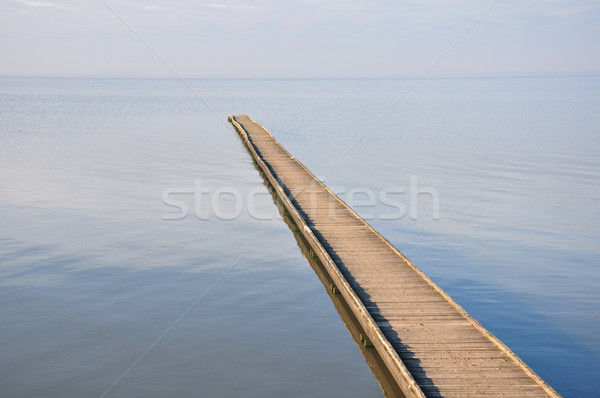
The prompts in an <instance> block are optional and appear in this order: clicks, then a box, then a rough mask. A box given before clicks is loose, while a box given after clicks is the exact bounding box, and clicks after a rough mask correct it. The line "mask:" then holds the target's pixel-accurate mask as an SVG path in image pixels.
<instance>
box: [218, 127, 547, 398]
mask: <svg viewBox="0 0 600 398" xmlns="http://www.w3.org/2000/svg"><path fill="white" fill-rule="evenodd" d="M229 120H230V121H231V123H232V124H233V125H234V126H235V128H236V130H237V131H238V133H239V134H240V136H241V137H242V139H243V141H244V142H245V144H246V146H247V147H248V150H249V151H250V153H251V154H252V156H253V157H254V159H255V161H256V163H257V164H258V166H259V167H260V168H261V169H262V171H263V172H264V173H265V176H266V178H267V179H268V180H269V182H270V183H271V184H272V186H273V189H274V190H275V192H276V193H277V196H278V199H279V200H280V201H281V202H282V203H283V205H284V206H285V208H286V209H287V211H288V212H289V213H290V216H291V217H292V218H293V220H294V222H295V223H296V225H297V226H298V227H299V229H300V232H301V233H302V235H303V236H304V238H305V239H306V241H307V242H308V243H309V244H310V247H311V250H312V252H311V253H312V254H313V255H314V256H315V257H318V259H319V260H320V261H321V263H322V264H323V266H324V268H325V269H326V270H327V272H329V276H330V277H331V279H332V280H333V281H334V284H335V286H332V289H335V291H336V292H337V291H339V292H340V294H341V295H342V296H343V297H344V299H345V300H346V302H347V303H348V305H349V307H350V308H351V310H352V312H353V313H354V315H355V316H356V318H357V320H358V321H359V322H360V324H361V326H362V328H363V330H364V331H365V334H366V335H365V336H364V339H363V340H364V342H365V344H366V345H368V346H371V345H372V346H373V347H374V348H375V349H376V350H377V352H378V353H379V355H380V356H381V358H382V360H383V362H384V363H385V366H386V367H387V369H388V370H389V372H390V374H391V375H392V377H393V378H394V380H395V381H396V383H397V384H398V386H399V387H400V389H401V390H402V391H403V392H404V394H405V395H406V396H407V397H479V396H503V397H559V395H558V394H557V393H556V392H555V391H554V390H553V389H552V388H551V387H550V386H549V385H548V384H546V383H545V382H544V381H543V380H542V379H541V378H540V377H539V376H538V375H536V374H535V373H534V372H533V371H532V370H531V369H530V368H529V367H528V366H527V365H526V364H525V363H524V362H523V361H522V360H521V359H520V358H519V357H517V356H516V355H515V354H514V353H512V351H511V350H510V349H509V348H508V347H506V346H505V345H504V344H503V343H502V342H501V341H500V340H498V339H497V338H496V337H495V336H493V335H492V334H491V333H490V332H488V331H487V330H486V329H485V328H483V327H482V326H481V325H480V324H479V323H478V322H477V321H475V320H474V319H473V318H472V317H471V316H470V315H469V314H468V313H467V312H466V311H464V310H463V309H462V308H461V307H460V306H459V305H458V304H457V303H455V302H454V301H453V300H452V299H451V298H450V297H449V296H448V295H447V294H446V293H445V292H444V291H443V290H442V289H440V288H439V287H438V286H437V285H436V284H435V283H433V282H432V281H431V280H430V279H429V278H428V277H427V276H426V275H425V274H423V272H422V271H421V270H419V269H418V268H417V267H416V266H414V265H413V264H412V263H411V262H410V261H409V260H408V259H406V258H405V257H404V256H403V255H402V253H400V252H399V251H398V250H397V249H396V248H395V247H394V246H393V245H391V244H390V243H389V242H388V241H387V240H386V239H385V238H384V237H382V236H381V235H380V234H379V233H378V232H377V231H375V230H374V229H373V228H372V227H371V226H370V225H369V224H368V223H367V222H365V221H364V220H363V219H362V218H361V217H360V216H358V215H357V214H356V213H355V212H354V211H353V210H352V209H351V208H350V207H349V206H347V205H346V204H345V203H344V202H343V201H341V200H340V199H339V198H338V197H337V196H336V195H335V194H333V192H331V191H330V190H329V189H328V188H327V187H325V186H324V185H323V184H322V183H321V182H320V181H319V180H318V179H317V178H316V177H315V176H314V175H313V174H312V173H311V172H310V171H309V170H308V169H307V168H306V167H304V165H302V164H301V163H300V162H298V161H297V160H296V159H295V158H294V157H292V156H291V155H290V154H289V153H288V152H287V151H286V150H285V149H284V148H283V147H282V146H281V145H280V144H279V143H278V142H277V141H276V140H275V139H274V138H273V136H272V135H271V134H270V133H269V132H268V131H267V130H266V129H265V128H263V127H262V126H261V125H259V124H258V123H256V122H255V121H253V120H252V119H251V118H250V117H249V116H247V115H241V116H230V117H229Z"/></svg>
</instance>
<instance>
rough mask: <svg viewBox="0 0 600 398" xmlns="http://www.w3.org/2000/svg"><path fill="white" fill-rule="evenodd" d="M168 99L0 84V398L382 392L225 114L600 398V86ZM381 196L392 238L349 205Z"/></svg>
mask: <svg viewBox="0 0 600 398" xmlns="http://www.w3.org/2000/svg"><path fill="white" fill-rule="evenodd" d="M187 83H188V84H189V85H190V87H191V88H192V89H193V91H194V92H195V93H192V92H191V91H190V90H189V89H188V88H186V87H185V86H184V85H182V84H181V82H178V81H177V80H174V79H162V80H161V79H67V78H25V77H21V78H17V77H4V78H0V214H2V216H1V221H2V222H1V223H0V285H1V287H0V304H1V305H0V319H2V322H0V347H1V350H2V356H1V357H0V358H1V359H0V391H1V392H2V395H3V396H11V397H25V396H27V397H29V396H42V395H43V396H52V397H68V396H73V397H79V396H102V395H103V394H105V395H104V396H106V397H109V396H127V397H132V396H134V397H135V396H144V397H147V396H164V395H166V394H167V393H168V394H170V395H174V396H190V395H194V396H195V395H198V394H200V395H202V396H232V397H233V396H241V395H244V396H256V397H265V396H281V395H288V396H348V397H353V396H356V397H359V396H360V397H364V396H374V397H376V396H381V395H382V392H381V390H380V388H379V386H378V384H377V381H376V380H375V378H374V376H373V375H372V374H371V372H370V371H369V367H368V365H367V363H366V362H365V361H364V359H363V358H362V356H361V354H360V352H359V350H358V348H357V347H356V346H355V344H354V342H353V340H352V338H351V337H350V336H349V334H348V332H347V331H346V329H345V327H344V324H343V323H342V321H341V320H340V318H339V315H338V314H337V312H336V311H335V309H334V307H333V304H332V303H331V301H330V300H329V297H328V296H327V293H326V292H325V289H323V286H322V285H321V284H320V282H319V281H318V278H317V276H316V275H315V274H314V272H313V271H312V269H311V268H310V267H309V266H308V264H307V263H306V261H305V260H304V259H303V257H302V255H301V254H300V250H299V249H298V247H297V245H296V243H295V240H294V237H293V234H292V233H291V231H289V228H288V227H287V226H286V225H285V224H284V223H283V222H282V221H281V220H280V219H279V218H278V217H277V216H276V214H277V211H276V209H275V206H274V204H273V202H272V199H271V197H270V196H269V195H268V194H267V191H266V189H265V188H264V186H263V183H262V179H261V178H260V176H259V175H258V173H257V171H256V169H255V168H254V167H253V165H252V162H251V159H250V157H249V155H248V154H247V152H246V151H245V149H244V148H243V146H242V144H241V142H240V140H239V138H238V137H237V135H236V134H235V133H233V132H232V130H231V128H230V126H228V125H227V123H226V116H227V115H228V114H239V113H248V114H250V115H251V116H252V117H253V118H254V119H255V120H257V121H259V122H260V123H261V124H263V125H264V126H266V127H267V128H269V129H270V130H271V132H272V133H273V134H274V135H275V137H276V138H277V139H279V140H280V142H282V143H283V144H284V145H285V146H286V148H287V149H288V150H289V151H290V152H291V153H292V154H293V155H294V156H296V157H297V158H298V159H299V160H300V161H302V162H303V163H304V164H306V165H307V166H308V167H309V168H310V169H311V170H312V171H313V172H314V173H315V174H316V175H318V176H319V177H320V178H322V179H323V180H324V181H325V183H326V184H328V185H329V186H330V187H332V188H335V189H336V190H337V191H338V192H340V196H341V197H342V198H343V199H345V200H346V201H348V202H349V203H351V204H353V205H354V207H355V208H356V210H357V211H358V212H359V213H361V214H362V215H363V216H365V217H366V218H368V220H369V222H370V223H371V224H372V225H374V226H375V227H376V228H377V229H378V230H379V231H380V232H382V233H383V235H384V236H386V237H387V238H388V239H389V240H390V241H391V242H392V243H394V244H395V245H396V246H397V247H398V248H399V249H400V250H401V251H402V252H403V253H405V254H406V255H407V256H408V257H409V258H410V259H411V260H412V261H413V262H414V263H415V264H416V265H417V266H419V267H420V268H421V269H423V270H424V271H425V272H426V273H427V274H428V275H429V276H430V277H431V278H432V279H433V280H434V281H435V282H437V283H438V284H439V285H440V286H441V287H442V288H444V289H445V290H446V291H447V292H448V293H450V295H451V296H452V297H454V298H455V299H456V300H457V301H458V302H459V304H461V305H462V306H463V307H464V308H465V309H467V310H468V311H469V312H470V313H471V314H472V315H473V316H474V317H475V318H476V319H478V320H479V321H480V322H481V323H482V324H483V325H484V326H485V327H486V328H488V329H489V330H490V331H491V332H493V333H494V334H496V335H497V336H498V337H499V338H500V339H501V340H503V341H504V342H505V343H506V344H507V345H508V346H509V347H511V349H513V351H514V352H515V353H517V354H518V355H519V356H520V357H521V358H523V359H524V360H525V361H526V362H527V363H528V364H529V365H530V366H531V367H532V368H533V369H534V370H535V371H536V372H537V373H538V374H539V375H540V376H542V377H543V378H544V379H545V380H546V381H548V383H549V384H550V385H552V386H553V387H554V388H555V389H557V391H558V392H560V393H561V394H563V395H564V396H572V397H580V396H595V395H597V394H599V393H600V315H599V316H597V318H596V319H594V314H596V313H597V312H600V269H599V268H598V267H599V266H600V264H598V258H599V254H600V248H599V247H598V244H597V242H598V241H599V238H600V228H598V225H600V199H599V198H600V184H599V182H600V157H599V155H598V154H599V153H600V136H599V135H598V134H597V133H598V131H600V113H599V112H598V109H600V78H598V77H561V78H495V79H494V78H480V79H428V80H424V81H422V82H420V83H419V84H418V85H417V86H415V88H414V89H412V90H411V91H410V92H409V93H408V94H407V95H406V96H405V97H403V99H402V100H401V101H399V102H397V100H398V99H399V98H401V97H402V95H403V93H405V92H406V90H407V89H409V88H410V87H411V85H412V84H413V83H414V81H412V80H408V79H407V80H190V81H187ZM198 97H199V98H198ZM396 102H397V103H396ZM388 110H389V112H388V113H387V114H385V116H384V117H383V118H381V116H382V115H383V114H384V113H385V112H386V111H388ZM380 118H381V119H380ZM379 119H380V121H378V120H379ZM365 133H366V135H365ZM357 142H358V143H357ZM411 181H416V182H417V186H418V189H420V190H421V191H423V192H430V191H431V192H435V193H437V195H438V196H439V217H434V215H435V212H434V205H435V201H434V200H433V196H432V195H429V194H427V193H422V194H419V195H417V196H416V198H413V197H411V192H412V191H414V189H412V191H411ZM195 184H201V186H202V187H203V188H204V189H207V190H208V191H209V192H208V193H205V194H203V195H204V196H202V199H203V200H202V203H201V204H200V203H198V202H197V201H195V198H196V199H197V198H198V196H200V195H196V196H194V194H192V193H191V192H193V191H194V189H193V188H194V186H195ZM412 188H414V187H412ZM401 189H404V193H396V194H392V195H391V196H390V197H391V198H393V199H394V200H395V201H396V202H397V203H401V204H402V206H404V208H405V209H406V212H405V214H404V215H403V217H401V218H397V217H392V218H393V219H384V218H385V217H383V215H385V214H389V213H390V210H393V208H390V207H389V206H385V205H384V204H382V203H381V201H379V200H376V201H375V204H374V205H373V206H371V205H368V206H365V205H364V203H365V202H364V201H362V202H361V200H360V199H364V197H361V196H360V195H361V194H358V195H357V196H354V197H351V196H350V193H352V192H372V193H374V194H375V195H379V194H380V193H381V192H382V191H386V190H387V192H389V191H390V190H392V191H393V190H395V191H396V192H400V191H401ZM176 190H180V191H183V192H188V193H179V194H177V193H175V194H171V197H172V198H176V199H177V200H178V201H180V202H183V203H185V205H186V206H187V207H188V209H189V212H188V213H189V214H188V215H187V216H186V217H184V218H182V219H178V220H168V219H166V218H175V217H176V216H177V209H175V208H173V207H169V206H167V205H166V204H165V203H164V202H163V200H162V197H163V195H164V193H165V192H175V191H176ZM219 190H220V192H225V193H224V194H221V195H216V193H218V192H219ZM231 192H233V194H232V193H231ZM234 195H239V196H238V197H237V198H236V197H235V196H234ZM363 196H364V195H363ZM377 197H378V196H377ZM239 198H242V199H243V200H241V201H240V200H238V199H239ZM248 198H252V199H253V200H252V202H251V203H249V202H248ZM240 204H241V205H242V207H241V209H239V210H240V211H239V212H238V208H237V207H236V206H237V205H240ZM361 204H362V205H361ZM411 205H413V206H415V208H416V214H414V215H415V217H411V213H410V208H411ZM215 209H218V211H217V212H215ZM194 211H198V213H199V214H200V215H201V216H202V217H203V218H205V217H204V216H208V218H209V219H208V220H205V219H199V218H198V217H196V216H195V215H194ZM219 212H220V213H219ZM215 213H219V214H221V215H225V217H218V216H216V215H215ZM257 214H260V215H263V216H261V217H256V215H257ZM228 215H231V217H229V216H228ZM399 215H400V214H399V213H398V216H399ZM388 218H390V217H388Z"/></svg>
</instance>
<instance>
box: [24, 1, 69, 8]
mask: <svg viewBox="0 0 600 398" xmlns="http://www.w3.org/2000/svg"><path fill="white" fill-rule="evenodd" d="M13 2H15V3H19V4H22V5H25V6H28V7H54V8H60V9H61V10H70V8H69V7H65V6H63V5H62V4H56V3H49V2H46V1H32V0H13Z"/></svg>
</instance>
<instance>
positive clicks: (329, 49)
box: [0, 0, 600, 78]
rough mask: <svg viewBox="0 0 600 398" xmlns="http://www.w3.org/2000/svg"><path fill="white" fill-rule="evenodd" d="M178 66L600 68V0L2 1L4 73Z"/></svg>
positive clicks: (377, 70) (376, 73)
mask: <svg viewBox="0 0 600 398" xmlns="http://www.w3.org/2000/svg"><path fill="white" fill-rule="evenodd" d="M111 10H112V11H111ZM174 73H175V74H177V75H179V76H182V77H206V78H212V77H227V78H318V77H333V78H352V77H358V78H371V77H375V78H387V77H417V76H421V75H423V74H425V73H427V76H515V75H517V76H529V75H577V74H600V1H598V0H528V1H526V0H499V1H498V0H420V1H419V0H396V1H387V0H385V1H384V0H371V1H367V0H364V1H363V0H331V1H325V0H323V1H321V0H287V1H281V0H280V1H276V0H248V1H241V0H210V1H194V0H147V1H142V0H85V1H82V0H0V74H4V75H37V76H46V75H49V76H127V77H129V76H139V77H151V76H152V77H169V76H171V77H172V76H173V74H174Z"/></svg>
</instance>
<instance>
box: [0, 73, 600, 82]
mask: <svg viewBox="0 0 600 398" xmlns="http://www.w3.org/2000/svg"><path fill="white" fill-rule="evenodd" d="M596 76H600V72H590V73H547V74H527V73H523V74H490V75H485V74H473V75H434V76H427V77H425V78H424V79H423V80H435V79H489V78H561V77H596ZM0 77H17V78H19V77H20V78H57V79H60V78H63V79H67V78H70V79H156V80H177V79H176V78H175V77H174V76H170V75H130V74H62V73H48V74H46V73H41V74H37V73H26V74H24V73H2V72H0ZM181 78H182V79H190V80H411V79H418V78H419V76H416V75H415V76H345V77H340V76H287V77H286V76H282V77H264V76H263V77H261V76H237V77H233V76H195V75H187V76H186V75H184V76H181Z"/></svg>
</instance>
